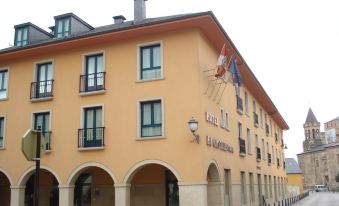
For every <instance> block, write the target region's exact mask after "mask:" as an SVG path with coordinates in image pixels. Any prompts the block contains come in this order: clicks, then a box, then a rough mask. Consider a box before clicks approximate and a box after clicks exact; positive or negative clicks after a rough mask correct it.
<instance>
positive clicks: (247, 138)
mask: <svg viewBox="0 0 339 206" xmlns="http://www.w3.org/2000/svg"><path fill="white" fill-rule="evenodd" d="M246 140H247V153H248V154H249V155H252V145H251V130H250V129H249V128H247V129H246Z"/></svg>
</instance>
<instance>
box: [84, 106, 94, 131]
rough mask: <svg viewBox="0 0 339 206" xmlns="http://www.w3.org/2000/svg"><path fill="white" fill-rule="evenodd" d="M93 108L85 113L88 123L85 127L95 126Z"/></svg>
mask: <svg viewBox="0 0 339 206" xmlns="http://www.w3.org/2000/svg"><path fill="white" fill-rule="evenodd" d="M93 113H94V112H93V110H86V112H85V115H86V117H85V118H86V121H87V122H86V125H85V128H92V127H93V117H94V115H93Z"/></svg>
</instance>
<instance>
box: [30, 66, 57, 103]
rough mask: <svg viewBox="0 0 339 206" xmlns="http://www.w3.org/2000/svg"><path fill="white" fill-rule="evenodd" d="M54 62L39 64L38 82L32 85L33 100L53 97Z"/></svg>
mask: <svg viewBox="0 0 339 206" xmlns="http://www.w3.org/2000/svg"><path fill="white" fill-rule="evenodd" d="M52 78H53V74H52V62H48V63H42V64H37V69H36V82H32V84H31V99H37V98H46V97H52V96H53V93H52V91H53V79H52Z"/></svg>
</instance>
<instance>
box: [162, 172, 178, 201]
mask: <svg viewBox="0 0 339 206" xmlns="http://www.w3.org/2000/svg"><path fill="white" fill-rule="evenodd" d="M165 176H166V206H179V187H178V180H177V178H176V177H175V176H174V175H173V173H172V172H171V171H169V170H167V171H166V173H165Z"/></svg>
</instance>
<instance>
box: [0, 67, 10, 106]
mask: <svg viewBox="0 0 339 206" xmlns="http://www.w3.org/2000/svg"><path fill="white" fill-rule="evenodd" d="M5 70H7V85H6V88H7V89H6V97H5V98H0V101H4V100H7V99H8V94H9V93H8V90H9V67H2V68H0V71H5Z"/></svg>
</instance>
